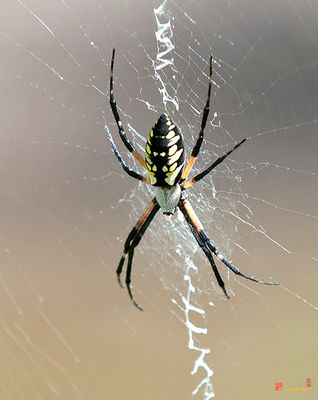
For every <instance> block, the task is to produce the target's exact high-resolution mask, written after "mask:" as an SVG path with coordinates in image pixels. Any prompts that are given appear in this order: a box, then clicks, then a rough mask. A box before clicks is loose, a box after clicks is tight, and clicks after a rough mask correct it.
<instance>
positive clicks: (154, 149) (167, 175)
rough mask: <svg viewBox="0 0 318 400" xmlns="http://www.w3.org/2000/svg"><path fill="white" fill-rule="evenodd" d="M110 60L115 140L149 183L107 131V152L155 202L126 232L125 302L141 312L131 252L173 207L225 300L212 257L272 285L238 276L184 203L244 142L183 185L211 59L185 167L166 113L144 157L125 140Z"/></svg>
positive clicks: (191, 162)
mask: <svg viewBox="0 0 318 400" xmlns="http://www.w3.org/2000/svg"><path fill="white" fill-rule="evenodd" d="M114 60H115V49H113V53H112V59H111V68H110V106H111V109H112V112H113V114H114V117H115V121H116V124H117V127H118V132H119V136H120V137H121V139H122V141H123V143H124V145H125V146H126V148H127V150H128V151H129V152H130V153H132V155H133V156H134V157H135V159H136V160H137V161H138V162H139V163H140V164H141V165H142V166H143V167H144V168H146V169H147V172H148V178H146V177H144V176H142V175H140V174H139V173H137V172H135V171H134V170H132V169H130V168H129V167H128V166H127V164H126V163H125V161H124V159H123V157H122V155H121V154H120V152H119V150H118V148H117V147H116V145H115V143H114V140H113V138H112V135H111V133H110V131H109V130H108V128H107V127H106V129H105V130H106V134H107V136H108V139H109V140H110V143H111V146H112V149H113V151H114V153H115V156H116V157H117V160H118V161H119V162H120V164H121V166H122V167H123V169H124V170H125V172H127V174H128V175H130V176H132V177H133V178H135V179H138V180H140V181H142V182H144V183H147V184H151V185H153V186H154V189H155V197H154V198H153V199H152V200H151V202H150V204H149V205H148V207H147V208H146V210H145V211H144V213H143V214H142V215H141V217H140V218H139V220H138V222H137V223H136V225H135V226H134V227H133V229H132V230H131V231H130V233H129V235H128V237H127V239H126V241H125V245H124V251H123V255H122V257H121V259H120V262H119V265H118V267H117V270H116V273H117V278H118V282H119V284H120V286H121V287H123V285H122V282H121V279H120V275H121V273H122V269H123V266H124V262H125V259H126V256H127V255H128V263H127V269H126V279H125V283H126V287H127V290H128V294H129V297H130V299H131V300H132V301H133V303H134V305H135V306H136V307H137V308H138V309H139V310H142V308H141V307H140V305H139V304H138V303H137V302H136V300H135V297H134V295H133V293H132V290H131V270H132V262H133V256H134V250H135V248H136V247H137V246H138V244H139V242H140V240H141V238H142V237H143V235H144V233H145V232H146V230H147V228H148V227H149V225H150V223H151V221H152V220H153V218H154V216H155V215H156V213H157V212H158V210H159V209H160V208H161V210H162V212H163V214H167V215H172V214H174V213H175V211H176V209H177V207H178V208H179V209H180V210H181V212H182V214H183V215H184V217H185V220H186V221H187V223H188V225H189V227H190V229H191V232H192V234H193V236H194V237H195V239H196V241H197V242H198V244H199V246H200V247H201V249H202V250H203V252H204V254H205V255H206V257H207V258H208V260H209V261H210V264H211V267H212V270H213V272H214V275H215V277H216V280H217V282H218V284H219V286H220V287H221V289H222V290H223V292H224V294H225V296H226V297H227V298H229V295H228V294H227V292H226V289H225V285H224V282H223V280H222V278H221V275H220V273H219V271H218V269H217V267H216V264H215V262H214V259H213V254H214V255H215V256H216V257H217V258H219V259H220V260H221V261H222V262H223V263H224V264H225V265H226V266H227V267H228V268H229V269H230V270H231V271H232V272H234V273H235V274H237V275H240V276H242V277H244V278H246V279H249V280H251V281H254V282H258V283H262V284H265V285H276V284H277V283H275V282H265V281H260V280H258V279H256V278H254V277H252V276H249V275H246V274H244V273H243V272H241V271H240V270H239V269H238V268H237V267H236V266H235V265H234V264H233V263H232V262H230V261H228V260H227V259H226V258H225V257H224V256H223V255H222V254H221V253H220V252H219V250H218V249H217V247H216V246H215V245H214V244H213V243H212V242H211V240H210V238H209V237H208V236H207V234H206V233H205V231H204V228H203V226H202V224H201V222H200V220H199V218H198V217H197V215H196V214H195V212H194V210H193V208H192V207H191V205H190V203H189V201H188V200H186V198H185V196H184V194H183V192H184V191H185V190H187V189H189V188H190V187H191V186H193V185H194V184H195V183H196V182H198V181H200V180H201V179H202V178H204V177H205V175H207V174H208V173H209V172H210V171H212V170H213V169H214V168H215V167H216V166H217V165H219V164H220V163H221V162H222V161H223V160H224V159H225V158H226V157H228V156H229V155H230V154H231V153H232V152H233V151H234V150H235V149H237V148H238V147H239V146H241V145H242V144H243V143H244V142H245V141H246V139H243V140H241V141H240V142H239V143H237V144H236V145H235V146H234V147H233V148H232V149H231V150H229V151H228V152H227V153H225V154H223V155H222V156H221V157H219V158H218V159H217V160H215V161H214V162H213V163H212V164H211V165H210V166H209V167H208V168H206V169H205V170H204V171H202V172H201V173H199V174H197V175H196V176H194V177H193V178H192V179H189V180H187V178H188V176H189V173H190V171H191V169H192V167H193V165H194V163H195V160H196V158H197V156H198V154H199V151H200V148H201V144H202V141H203V136H204V129H205V125H206V122H207V119H208V115H209V111H210V97H211V85H212V56H210V71H209V87H208V97H207V101H206V104H205V107H204V110H203V116H202V122H201V128H200V131H199V136H198V139H197V141H196V144H195V146H194V147H193V150H192V153H191V155H190V158H189V160H188V162H187V164H186V166H185V168H184V145H183V140H182V135H181V132H180V130H179V129H178V127H177V126H176V125H175V124H174V123H173V122H172V120H171V119H170V117H169V116H168V115H167V114H162V115H161V116H160V117H159V119H158V121H157V122H156V124H155V125H154V126H153V128H152V129H151V130H150V133H149V137H148V140H147V144H146V149H145V150H146V151H145V158H144V157H143V156H142V155H141V154H140V153H139V152H138V151H137V150H136V149H135V147H134V145H133V144H132V143H131V142H130V141H129V139H128V138H127V136H126V134H125V131H124V128H123V124H122V122H121V120H120V117H119V113H118V108H117V105H116V100H115V97H114V89H113V70H114Z"/></svg>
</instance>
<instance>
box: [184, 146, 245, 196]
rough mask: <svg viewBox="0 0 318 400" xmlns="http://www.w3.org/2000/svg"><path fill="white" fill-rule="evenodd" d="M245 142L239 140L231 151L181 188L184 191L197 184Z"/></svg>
mask: <svg viewBox="0 0 318 400" xmlns="http://www.w3.org/2000/svg"><path fill="white" fill-rule="evenodd" d="M246 140H247V139H243V140H241V141H240V142H239V143H237V144H236V145H235V146H234V147H233V148H232V149H231V150H229V151H228V152H227V153H225V154H223V156H221V157H219V158H218V159H217V160H215V161H214V163H212V164H211V165H210V166H209V167H208V168H206V169H205V170H204V171H202V172H200V173H199V174H198V175H196V176H195V177H194V178H192V179H190V180H189V181H188V182H186V183H184V184H183V185H182V188H183V189H184V190H185V189H188V188H189V187H190V186H192V185H194V184H195V183H197V182H199V181H200V180H201V179H202V178H204V177H205V175H207V174H208V173H210V172H211V171H212V169H214V168H215V167H217V166H218V165H219V164H221V162H222V161H224V160H225V158H226V157H228V156H229V155H230V154H231V153H233V151H234V150H236V149H237V148H238V147H240V146H241V145H242V144H243V143H244V142H245V141H246Z"/></svg>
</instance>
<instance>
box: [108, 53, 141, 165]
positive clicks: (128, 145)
mask: <svg viewBox="0 0 318 400" xmlns="http://www.w3.org/2000/svg"><path fill="white" fill-rule="evenodd" d="M114 62H115V49H113V54H112V60H111V67H110V79H109V102H110V106H111V109H112V111H113V114H114V117H115V121H116V124H117V127H118V132H119V136H120V137H121V140H122V141H123V143H124V145H125V146H126V148H127V149H128V151H129V152H130V153H131V154H132V155H133V156H134V157H135V159H136V160H137V161H138V162H139V163H140V164H141V165H142V166H143V167H145V168H146V163H145V160H144V157H143V156H142V155H141V154H140V153H139V152H138V151H137V150H136V149H135V147H134V145H133V144H132V143H131V142H130V140H129V139H128V138H127V136H126V133H125V130H124V127H123V124H122V122H121V120H120V116H119V112H118V108H117V104H116V100H115V96H114V78H113V73H114Z"/></svg>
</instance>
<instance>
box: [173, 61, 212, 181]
mask: <svg viewBox="0 0 318 400" xmlns="http://www.w3.org/2000/svg"><path fill="white" fill-rule="evenodd" d="M211 86H212V55H211V56H210V71H209V88H208V97H207V100H206V103H205V107H204V110H203V115H202V122H201V129H200V131H199V137H198V139H197V142H196V144H195V145H194V147H193V150H192V153H191V155H190V157H189V161H188V163H187V165H186V167H185V169H184V171H183V172H182V175H181V179H180V182H179V183H181V182H183V181H185V180H186V179H187V177H188V175H189V173H190V172H191V170H192V167H193V165H194V163H195V160H196V159H197V157H198V154H199V151H200V148H201V145H202V142H203V137H204V129H205V126H206V122H207V119H208V116H209V112H210V98H211Z"/></svg>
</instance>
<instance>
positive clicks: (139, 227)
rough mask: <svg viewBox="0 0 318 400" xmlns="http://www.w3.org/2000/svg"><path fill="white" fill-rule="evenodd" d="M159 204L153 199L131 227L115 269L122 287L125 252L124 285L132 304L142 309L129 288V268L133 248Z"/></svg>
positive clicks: (130, 268)
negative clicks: (121, 277) (126, 261)
mask: <svg viewBox="0 0 318 400" xmlns="http://www.w3.org/2000/svg"><path fill="white" fill-rule="evenodd" d="M159 208H160V206H159V204H158V203H157V201H156V199H153V200H152V201H151V203H150V204H149V206H148V207H147V208H146V210H145V211H144V212H143V214H142V215H141V217H140V218H139V220H138V222H137V223H136V225H135V226H134V227H133V229H132V230H131V231H130V233H129V235H128V237H127V239H126V241H125V245H124V251H123V255H122V257H121V259H120V261H119V265H118V267H117V270H116V274H117V279H118V282H119V284H120V286H121V287H123V284H122V282H121V279H120V275H121V273H122V270H123V266H124V262H125V260H126V257H127V254H128V263H127V269H126V279H125V283H126V287H127V291H128V294H129V297H130V299H131V300H132V302H133V303H134V305H135V306H136V307H137V308H138V309H139V310H140V311H142V307H141V306H140V305H139V304H138V303H137V301H136V300H135V297H134V295H133V293H132V290H131V270H132V262H133V257H134V250H135V248H136V247H137V246H138V244H139V242H140V240H141V239H142V237H143V235H144V234H145V232H146V230H147V228H148V227H149V225H150V223H151V221H152V220H153V218H154V216H155V215H156V214H157V212H158V210H159Z"/></svg>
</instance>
